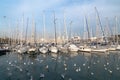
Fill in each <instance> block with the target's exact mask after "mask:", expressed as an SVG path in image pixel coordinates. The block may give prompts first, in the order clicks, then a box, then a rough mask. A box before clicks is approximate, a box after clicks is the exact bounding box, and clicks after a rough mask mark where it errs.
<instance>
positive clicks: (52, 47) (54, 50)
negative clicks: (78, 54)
mask: <svg viewBox="0 0 120 80" xmlns="http://www.w3.org/2000/svg"><path fill="white" fill-rule="evenodd" d="M54 29H55V44H53V45H51V46H50V48H49V51H50V52H52V53H57V52H58V48H57V46H56V45H57V35H56V17H55V12H54Z"/></svg>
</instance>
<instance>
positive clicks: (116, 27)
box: [115, 16, 119, 45]
mask: <svg viewBox="0 0 120 80" xmlns="http://www.w3.org/2000/svg"><path fill="white" fill-rule="evenodd" d="M117 21H118V20H117V17H116V16H115V30H116V34H115V36H116V43H117V45H118V44H119V42H118V25H117Z"/></svg>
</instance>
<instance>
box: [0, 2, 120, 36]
mask: <svg viewBox="0 0 120 80" xmlns="http://www.w3.org/2000/svg"><path fill="white" fill-rule="evenodd" d="M94 7H96V8H97V10H98V12H99V15H100V18H101V23H102V26H105V19H106V17H108V20H109V24H110V26H113V25H114V23H115V19H114V17H115V16H117V17H118V23H120V21H119V20H120V19H119V18H120V0H1V1H0V10H1V11H0V25H1V26H0V31H1V30H4V29H5V28H6V26H8V23H10V25H11V27H15V26H16V24H17V20H18V21H19V23H20V22H21V18H22V15H23V14H24V19H25V21H26V20H27V18H29V19H30V20H29V23H31V21H32V18H33V17H32V16H34V20H35V23H36V27H37V30H38V32H39V31H42V30H43V12H44V15H45V23H46V31H47V32H48V33H49V32H51V31H52V30H54V28H53V11H55V14H56V18H57V21H56V23H57V28H58V32H59V30H63V26H64V24H63V19H64V14H65V19H66V26H67V28H68V33H69V27H70V22H71V21H72V22H73V23H72V33H75V34H81V33H83V26H84V16H85V15H86V16H87V18H88V21H89V26H90V27H91V28H95V25H96V12H95V9H94ZM6 23H7V24H6ZM25 23H26V22H25ZM30 25H31V24H29V26H30Z"/></svg>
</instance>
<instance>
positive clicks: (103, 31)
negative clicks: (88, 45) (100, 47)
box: [95, 7, 106, 42]
mask: <svg viewBox="0 0 120 80" xmlns="http://www.w3.org/2000/svg"><path fill="white" fill-rule="evenodd" d="M95 11H96V14H97V19H98V21H99V25H100V28H101V31H102V35H103V39H104V40H105V42H106V39H105V33H104V30H103V27H102V24H101V21H100V17H99V13H98V10H97V8H96V7H95Z"/></svg>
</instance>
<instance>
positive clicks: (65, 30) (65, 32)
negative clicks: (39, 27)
mask: <svg viewBox="0 0 120 80" xmlns="http://www.w3.org/2000/svg"><path fill="white" fill-rule="evenodd" d="M64 38H65V42H67V41H68V37H67V27H66V17H65V12H64Z"/></svg>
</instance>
